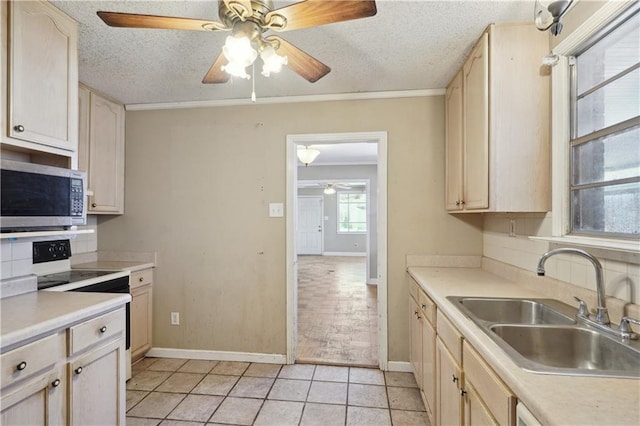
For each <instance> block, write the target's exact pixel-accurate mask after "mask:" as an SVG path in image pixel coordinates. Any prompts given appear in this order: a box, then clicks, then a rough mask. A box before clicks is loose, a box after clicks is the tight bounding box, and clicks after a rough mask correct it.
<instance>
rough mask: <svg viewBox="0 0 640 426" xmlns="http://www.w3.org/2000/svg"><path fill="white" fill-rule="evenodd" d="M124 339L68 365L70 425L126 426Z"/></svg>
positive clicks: (102, 347) (91, 352)
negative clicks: (99, 425)
mask: <svg viewBox="0 0 640 426" xmlns="http://www.w3.org/2000/svg"><path fill="white" fill-rule="evenodd" d="M124 356H125V350H124V339H123V338H120V339H118V340H116V341H114V342H112V343H109V344H108V345H105V346H101V347H98V348H96V349H94V350H91V351H89V352H88V353H86V354H85V355H83V356H81V357H79V358H77V359H76V360H75V361H73V362H70V363H69V376H70V378H69V383H70V387H71V390H70V392H69V408H70V413H69V418H70V422H69V423H70V424H71V425H89V424H101V425H124V424H125V389H124V384H125V362H124Z"/></svg>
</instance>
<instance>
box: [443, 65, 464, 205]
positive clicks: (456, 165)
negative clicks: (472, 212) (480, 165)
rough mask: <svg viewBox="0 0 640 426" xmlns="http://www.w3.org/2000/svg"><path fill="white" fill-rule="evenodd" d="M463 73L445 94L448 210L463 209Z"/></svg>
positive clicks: (455, 79) (456, 77) (446, 201)
mask: <svg viewBox="0 0 640 426" xmlns="http://www.w3.org/2000/svg"><path fill="white" fill-rule="evenodd" d="M462 111H463V108H462V71H460V72H458V74H457V75H456V76H455V78H454V79H453V81H451V84H449V87H447V92H446V94H445V138H446V143H445V148H446V154H445V169H446V172H445V173H446V174H445V179H446V194H445V197H446V199H445V204H446V207H447V210H460V209H462V204H461V201H462V194H463V192H462V168H463V164H462V146H463V145H462V144H463V115H462Z"/></svg>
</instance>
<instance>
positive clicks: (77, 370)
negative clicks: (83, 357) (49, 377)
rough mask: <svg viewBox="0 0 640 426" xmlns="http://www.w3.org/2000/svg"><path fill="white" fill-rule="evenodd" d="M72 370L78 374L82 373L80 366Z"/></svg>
mask: <svg viewBox="0 0 640 426" xmlns="http://www.w3.org/2000/svg"><path fill="white" fill-rule="evenodd" d="M74 371H75V372H76V374H80V373H82V367H78V368H76V369H75V370H74Z"/></svg>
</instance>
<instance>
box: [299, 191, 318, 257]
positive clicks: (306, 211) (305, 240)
mask: <svg viewBox="0 0 640 426" xmlns="http://www.w3.org/2000/svg"><path fill="white" fill-rule="evenodd" d="M322 217H323V212H322V197H303V196H301V197H298V229H297V230H296V236H297V240H298V244H297V248H298V250H297V251H298V254H317V255H320V254H322Z"/></svg>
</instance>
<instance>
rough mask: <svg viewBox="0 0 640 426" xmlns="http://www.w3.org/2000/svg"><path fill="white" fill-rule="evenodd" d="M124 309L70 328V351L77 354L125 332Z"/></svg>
mask: <svg viewBox="0 0 640 426" xmlns="http://www.w3.org/2000/svg"><path fill="white" fill-rule="evenodd" d="M124 328H125V313H124V309H118V310H117V311H114V312H109V313H108V314H105V315H101V316H99V317H97V318H94V319H92V320H89V321H87V322H84V323H82V324H78V325H75V326H73V327H71V328H70V329H69V352H70V354H75V353H77V352H80V351H82V350H83V349H85V348H88V347H89V346H92V345H94V344H96V343H102V342H106V341H107V340H109V339H110V338H111V337H113V336H117V335H119V334H121V333H123V332H124Z"/></svg>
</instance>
